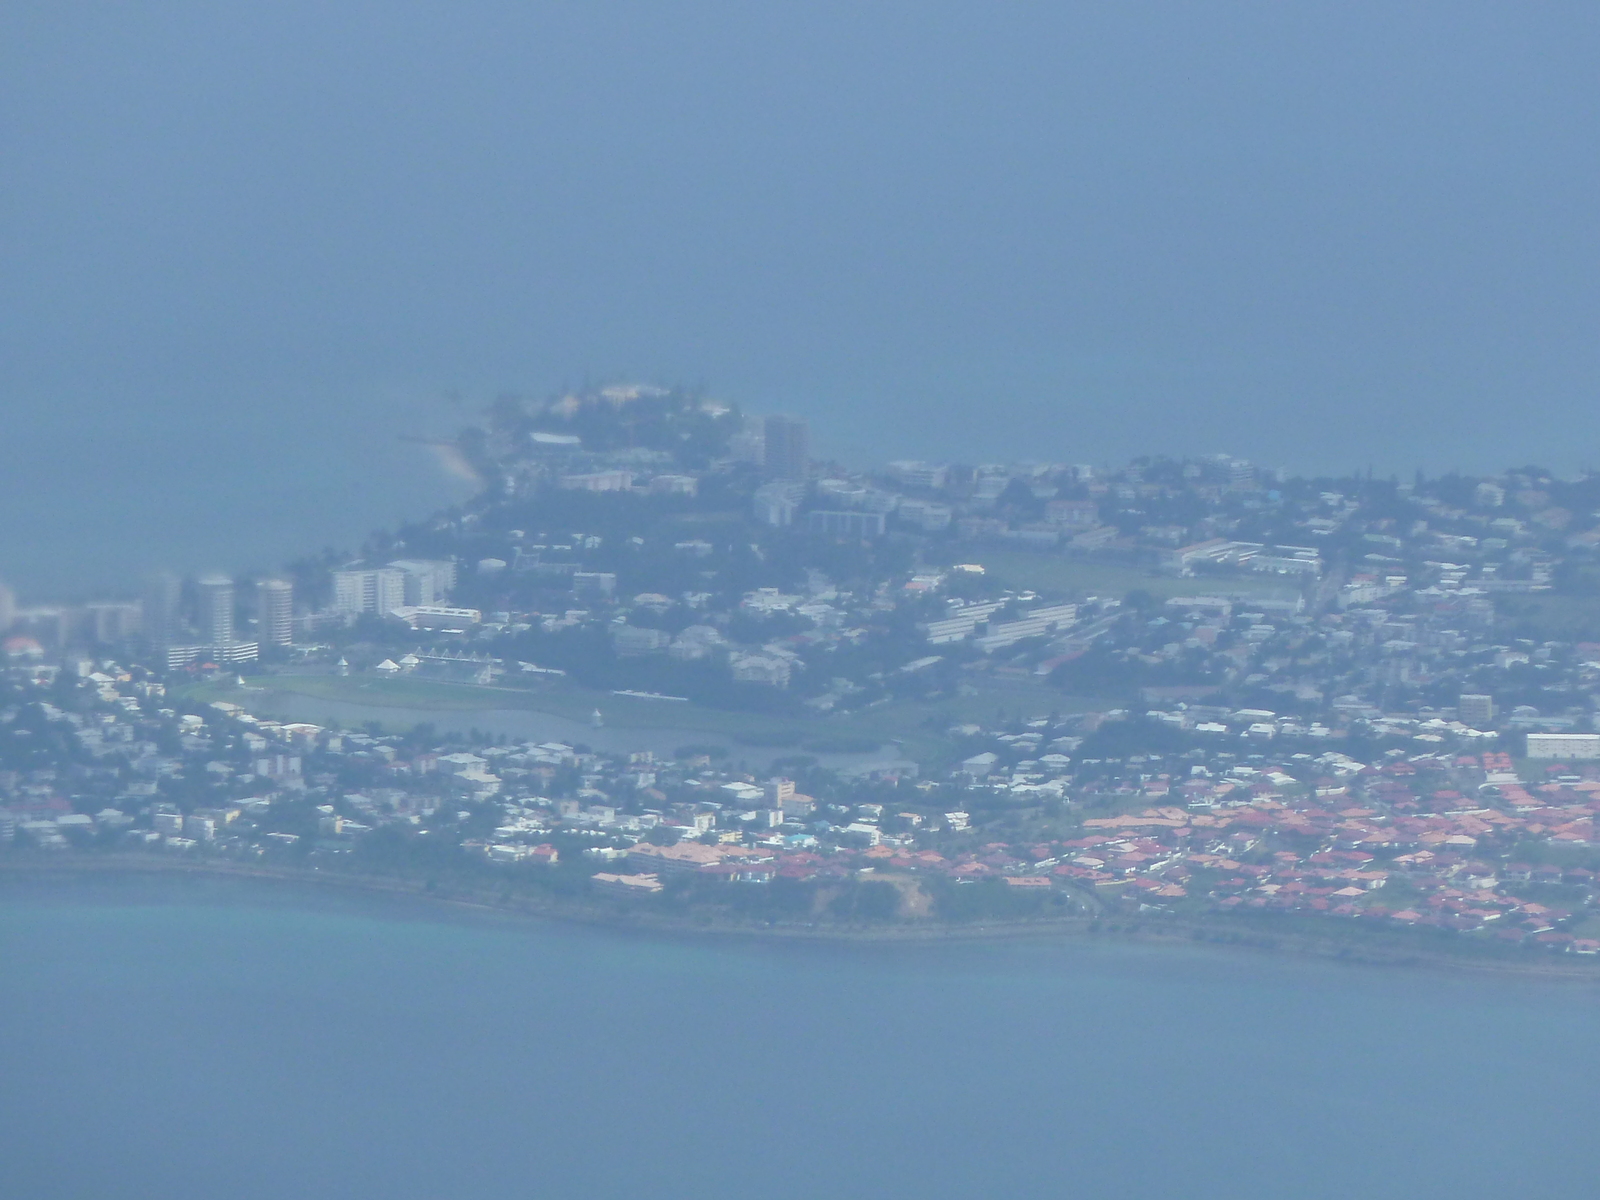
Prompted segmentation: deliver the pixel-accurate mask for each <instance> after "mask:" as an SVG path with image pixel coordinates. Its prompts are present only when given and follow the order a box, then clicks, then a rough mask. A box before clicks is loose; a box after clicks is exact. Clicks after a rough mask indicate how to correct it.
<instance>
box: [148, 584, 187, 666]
mask: <svg viewBox="0 0 1600 1200" xmlns="http://www.w3.org/2000/svg"><path fill="white" fill-rule="evenodd" d="M182 595H183V584H182V582H181V581H180V580H179V579H178V577H177V576H176V575H174V574H173V573H172V572H171V571H157V572H156V573H155V574H153V575H151V576H150V577H149V578H147V579H146V580H145V585H144V635H145V637H146V638H148V639H149V641H150V644H151V645H152V646H154V647H155V648H156V649H157V650H158V651H165V650H166V648H167V647H168V646H172V645H176V644H177V643H178V642H180V641H181V640H182V636H181V629H180V623H179V614H178V604H179V601H180V598H181V597H182Z"/></svg>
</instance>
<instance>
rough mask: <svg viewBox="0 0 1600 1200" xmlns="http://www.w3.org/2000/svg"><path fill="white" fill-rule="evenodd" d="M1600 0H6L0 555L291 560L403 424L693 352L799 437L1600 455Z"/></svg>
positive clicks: (910, 443)
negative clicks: (119, 1) (1597, 145)
mask: <svg viewBox="0 0 1600 1200" xmlns="http://www.w3.org/2000/svg"><path fill="white" fill-rule="evenodd" d="M1597 57H1600V7H1597V6H1595V5H1593V4H1587V5H1585V4H1572V3H1554V4H1543V5H1506V4H1496V3H1488V2H1480V0H1450V2H1449V3H1444V2H1443V0H1420V2H1417V3H1409V4H1394V3H1392V2H1390V0H1345V2H1343V3H1339V4H1320V5H1318V4H1298V5H1265V6H1264V5H1261V4H1258V3H1250V2H1246V0H1218V2H1216V3H1209V4H1204V5H1196V4H1185V3H1175V2H1172V0H1157V2H1155V3H1152V4H1146V5H1108V4H1088V3H1081V2H1077V0H1050V2H1048V3H1046V2H1043V0H1039V2H1033V0H1029V2H1024V3H1018V4H1008V5H1003V6H994V5H972V4H957V3H952V2H950V0H919V2H918V3H914V4H908V3H885V4H873V5H861V4H849V3H839V2H836V0H807V2H806V3H792V2H790V0H771V2H769V3H763V4H755V5H731V6H730V5H727V4H721V3H714V2H711V0H686V2H684V3H679V4H672V5H641V4H554V3H529V2H526V0H514V2H513V0H483V2H481V3H474V4H471V5H465V6H461V5H447V6H439V5H424V4H403V3H402V4H396V3H392V2H391V0H282V2H281V3H275V4H270V5H248V4H223V5H201V4H162V5H109V6H98V7H96V8H94V9H92V10H91V9H89V8H84V7H82V6H79V5H74V4H62V3H55V2H43V3H41V2H36V0H13V2H12V3H9V4H7V5H5V6H4V8H3V11H0V160H3V161H4V163H5V172H4V181H3V186H0V511H3V512H4V513H5V520H4V521H3V522H0V579H5V580H7V581H8V582H10V583H12V584H13V585H16V586H17V587H18V588H19V590H20V591H21V592H22V593H23V599H24V600H25V601H34V600H41V599H48V598H50V597H51V596H56V595H59V596H70V595H76V594H87V593H91V592H94V591H97V590H102V591H104V590H110V591H116V590H123V591H127V590H131V585H135V584H136V577H137V575H138V573H139V572H140V571H142V570H145V569H147V568H149V567H152V566H161V565H166V566H169V567H172V568H175V569H181V570H205V569H213V568H225V569H230V570H244V569H270V568H273V567H276V566H277V565H279V564H280V563H282V562H283V561H284V560H285V559H288V558H291V557H294V556H296V555H299V554H304V553H307V552H314V551H317V550H320V549H321V548H322V547H324V546H330V545H331V546H333V547H336V548H341V549H358V548H359V546H360V544H361V541H362V539H363V538H364V536H365V535H366V534H367V533H368V532H369V531H370V530H371V529H373V528H374V527H376V526H379V525H386V524H391V523H393V522H395V521H397V520H399V519H402V518H406V517H420V516H422V515H425V514H426V513H428V512H429V511H430V510H431V509H432V508H434V507H435V506H437V505H440V504H445V503H449V502H452V501H453V500H455V499H459V498H460V496H461V494H462V491H461V484H460V482H459V481H456V480H453V479H451V478H450V477H449V476H448V475H447V474H446V473H445V472H444V471H443V470H441V468H440V467H439V465H438V464H437V463H436V462H434V461H432V460H431V459H430V457H429V456H428V454H427V452H426V451H425V450H424V449H422V448H420V447H419V446H417V445H416V444H414V443H403V442H400V441H399V440H398V438H399V436H400V435H402V434H411V435H429V434H437V433H441V432H449V431H451V430H453V429H454V428H455V427H456V426H458V425H459V424H461V422H462V421H463V420H465V419H467V418H468V417H469V416H470V415H471V414H472V413H473V412H474V411H476V410H481V409H482V408H483V407H484V406H485V405H487V404H488V403H489V402H490V401H491V400H493V399H494V398H495V397H496V396H498V395H500V394H502V393H512V394H520V395H525V396H534V397H545V396H551V395H558V394H560V393H561V391H562V389H565V388H572V387H581V386H583V385H584V384H586V383H593V382H604V381H616V380H629V379H633V380H638V379H643V380H647V381H650V380H653V381H657V382H661V383H666V384H679V385H684V386H687V387H691V388H702V389H705V390H706V391H708V392H709V393H710V394H711V395H713V396H715V397H717V398H720V399H723V400H728V401H735V402H738V403H740V404H742V405H744V406H745V407H746V408H747V409H751V410H754V411H758V412H772V411H785V410H787V411H791V412H796V413H799V414H801V415H804V416H807V417H809V418H810V419H811V421H812V424H813V438H812V444H813V447H814V449H815V450H816V451H817V453H818V454H819V455H821V456H823V457H827V458H836V459H839V460H841V461H844V462H846V463H851V464H855V465H862V464H866V463H871V462H875V461H879V462H881V461H884V460H888V459H893V458H898V457H931V458H954V459H959V460H963V461H972V460H974V459H976V460H978V461H1011V460H1016V459H1036V460H1044V461H1060V462H1078V463H1099V464H1117V463H1121V462H1124V461H1126V460H1127V459H1128V458H1129V457H1131V456H1133V455H1136V454H1147V453H1167V454H1178V455H1184V454H1189V455H1198V454H1207V453H1212V452H1217V451H1225V452H1228V453H1231V454H1235V455H1240V456H1243V457H1245V458H1248V459H1251V460H1253V461H1256V462H1260V463H1264V464H1267V465H1273V466H1284V467H1288V468H1290V469H1293V470H1297V471H1304V472H1313V473H1348V472H1350V471H1352V470H1364V469H1366V468H1367V467H1373V468H1374V469H1376V470H1377V471H1378V472H1379V473H1381V474H1389V473H1399V474H1401V475H1404V476H1409V475H1410V474H1411V472H1412V471H1413V470H1415V469H1417V468H1422V469H1424V470H1426V471H1427V472H1429V473H1430V474H1436V473H1439V472H1443V471H1448V470H1450V469H1452V468H1457V467H1459V468H1462V469H1467V470H1477V471H1498V470H1503V469H1505V468H1507V467H1509V466H1520V465H1523V464H1525V463H1528V462H1538V463H1544V464H1547V465H1549V466H1551V467H1553V468H1555V469H1558V470H1562V471H1571V470H1574V469H1577V468H1579V467H1583V466H1586V465H1588V466H1592V465H1594V464H1593V456H1592V452H1591V451H1589V450H1587V449H1585V447H1590V446H1593V445H1594V443H1595V438H1596V435H1600V415H1597V411H1596V408H1595V405H1594V396H1595V394H1596V390H1597V387H1600V355H1597V353H1596V341H1595V337H1594V330H1595V328H1596V321H1597V319H1600V287H1597V284H1596V278H1597V277H1596V273H1595V271H1594V269H1593V264H1594V262H1595V258H1596V253H1597V251H1600V234H1597V228H1600V227H1597V225H1596V223H1595V221H1594V220H1593V213H1594V212H1595V210H1596V206H1597V204H1600V158H1597V157H1596V156H1595V154H1594V153H1593V140H1594V129H1595V126H1596V122H1597V120H1600V89H1597V88H1596V87H1595V84H1594V62H1595V60H1596V58H1597Z"/></svg>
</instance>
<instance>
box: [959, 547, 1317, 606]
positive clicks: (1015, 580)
mask: <svg viewBox="0 0 1600 1200" xmlns="http://www.w3.org/2000/svg"><path fill="white" fill-rule="evenodd" d="M970 561H972V562H977V563H982V564H983V567H984V570H985V571H986V572H987V573H988V575H989V576H990V577H991V578H992V579H994V580H995V581H996V582H998V583H1001V584H1002V585H1004V586H1006V587H1012V588H1029V589H1032V590H1033V591H1036V592H1041V593H1045V594H1059V593H1066V594H1068V595H1071V596H1075V597H1080V598H1081V597H1083V596H1112V597H1115V598H1117V599H1121V598H1122V597H1123V596H1125V595H1127V594H1128V593H1129V592H1131V591H1133V590H1134V589H1135V588H1143V589H1144V590H1145V591H1147V592H1149V593H1150V594H1151V595H1152V596H1158V597H1160V598H1161V599H1166V598H1168V597H1170V596H1194V595H1206V594H1210V595H1218V594H1242V595H1250V596H1259V595H1270V594H1273V593H1283V594H1289V593H1291V592H1293V591H1294V590H1295V587H1294V585H1293V584H1292V583H1289V582H1286V581H1284V580H1281V579H1275V578H1266V577H1263V576H1259V575H1239V576H1227V577H1204V576H1202V577H1200V578H1194V579H1176V578H1174V577H1172V576H1170V575H1154V574H1151V573H1150V572H1147V571H1144V570H1142V569H1141V568H1139V567H1132V566H1127V565H1125V564H1122V563H1108V562H1097V561H1095V560H1093V559H1088V558H1067V557H1065V556H1064V555H1059V554H1036V553H1029V552H1028V551H1026V550H988V549H985V550H981V551H975V552H974V553H973V554H972V556H971V559H970Z"/></svg>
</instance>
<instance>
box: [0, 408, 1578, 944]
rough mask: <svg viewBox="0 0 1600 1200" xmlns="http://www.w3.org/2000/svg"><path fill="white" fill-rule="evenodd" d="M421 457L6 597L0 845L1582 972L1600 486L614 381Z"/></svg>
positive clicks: (441, 886)
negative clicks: (317, 552) (892, 453)
mask: <svg viewBox="0 0 1600 1200" xmlns="http://www.w3.org/2000/svg"><path fill="white" fill-rule="evenodd" d="M437 450H438V452H439V453H440V454H441V455H443V456H446V457H447V458H449V460H450V461H451V462H452V464H453V465H454V466H455V467H456V469H458V470H462V471H470V472H471V473H472V474H473V475H474V477H475V478H476V479H477V480H478V481H479V483H480V488H479V491H478V493H477V495H476V496H475V498H474V499H472V500H471V501H469V502H467V503H465V504H463V505H461V506H459V507H457V508H455V509H452V510H449V511H446V512H443V513H440V514H437V515H436V516H434V517H432V518H430V519H428V520H425V521H422V522H418V523H416V524H413V525H407V526H402V527H400V528H397V529H395V530H391V531H386V532H383V533H380V534H375V535H374V536H373V537H372V539H370V541H369V544H368V545H366V546H364V547H362V548H361V550H360V552H359V553H356V554H349V555H338V554H333V553H331V552H330V553H325V554H323V555H321V556H317V557H312V558H307V559H304V560H301V561H298V562H295V563H292V564H287V565H286V566H285V568H284V569H283V570H282V571H280V572H277V573H273V574H269V575H251V576H237V577H235V576H228V575H220V574H213V575H203V576H200V577H198V578H191V579H184V578H180V577H178V576H176V575H170V574H157V575H154V576H152V577H151V578H150V579H148V580H147V581H144V582H143V583H142V584H141V585H140V587H139V588H138V589H137V594H132V593H133V591H134V589H130V594H129V595H125V596H118V597H112V598H107V599H99V600H92V601H88V602H83V603H77V604H60V605H34V606H19V605H18V604H17V603H16V601H15V600H14V598H13V597H12V596H11V594H10V593H9V592H4V591H0V629H3V634H0V636H3V637H4V664H5V665H4V683H3V691H0V864H4V865H6V866H9V867H16V868H26V867H29V866H36V865H38V864H41V863H44V864H61V863H66V862H69V861H72V862H78V861H82V862H85V863H88V862H98V863H106V864H115V863H130V862H134V861H136V860H137V861H139V862H142V863H170V864H179V863H181V864H184V865H189V866H204V865H207V864H210V865H212V866H215V867H217V868H218V869H221V868H224V867H226V868H228V869H256V868H259V869H263V870H265V869H273V870H282V871H300V872H306V871H313V870H316V871H321V872H325V873H338V874H340V875H341V876H345V877H349V878H352V879H355V878H362V879H386V880H399V881H406V882H407V883H408V884H411V885H415V886H416V887H417V888H420V889H425V890H431V891H434V892H436V893H438V894H441V895H453V896H464V897H471V898H474V899H477V900H482V901H484V902H497V903H504V904H507V905H511V906H518V905H521V906H526V907H531V908H534V909H537V910H538V911H546V912H554V913H563V912H569V913H575V914H576V913H583V914H587V915H590V916H601V917H605V916H611V917H615V918H616V919H619V920H622V919H635V918H637V917H639V916H640V915H641V914H655V916H656V917H658V918H659V919H661V920H678V921H682V922H686V923H689V924H694V923H700V924H711V925H715V926H719V927H720V926H730V927H731V926H735V925H737V926H740V927H760V928H765V929H775V930H782V929H793V930H809V931H817V930H828V929H840V930H845V929H849V930H862V929H877V930H884V931H893V930H910V929H916V928H935V927H937V928H956V927H968V928H973V927H977V926H980V925H981V926H984V927H986V928H987V927H991V926H992V927H996V928H999V927H1006V928H1017V927H1032V926H1034V925H1039V926H1044V925H1048V924H1050V923H1052V922H1054V923H1058V924H1060V925H1062V926H1063V927H1066V926H1069V925H1072V926H1084V927H1094V928H1113V927H1118V928H1133V927H1135V926H1137V927H1140V928H1159V927H1163V923H1165V925H1167V926H1170V927H1172V928H1175V929H1176V928H1182V929H1184V930H1186V931H1192V935H1193V936H1202V937H1204V936H1216V937H1220V938H1225V939H1226V938H1240V939H1243V940H1250V939H1258V940H1259V939H1261V938H1263V937H1267V938H1274V937H1288V938H1290V939H1292V940H1305V939H1309V940H1310V941H1317V940H1319V939H1320V940H1321V941H1322V942H1324V943H1326V944H1327V945H1345V946H1358V947H1359V946H1362V945H1368V944H1375V942H1384V943H1385V944H1391V943H1396V942H1397V940H1398V943H1399V944H1404V945H1407V946H1414V947H1419V948H1421V951H1419V952H1426V951H1432V950H1435V949H1437V950H1439V952H1441V953H1466V952H1469V951H1471V952H1478V953H1481V954H1483V955H1488V956H1499V957H1501V958H1505V957H1506V956H1511V957H1512V958H1516V957H1519V956H1520V957H1527V956H1530V955H1531V956H1535V957H1537V956H1542V955H1547V954H1550V953H1557V954H1563V955H1569V956H1573V958H1574V961H1576V960H1577V959H1580V958H1582V957H1584V956H1597V955H1600V910H1597V908H1596V897H1597V887H1600V882H1597V875H1596V872H1597V871H1600V843H1597V841H1596V835H1595V829H1594V819H1595V816H1596V814H1597V813H1600V725H1597V724H1596V708H1597V705H1596V697H1597V693H1600V554H1597V548H1600V476H1590V475H1583V476H1581V477H1576V478H1568V479H1563V478H1556V477H1555V476H1553V475H1552V474H1550V473H1549V472H1547V471H1543V470H1540V469H1537V468H1532V467H1528V468H1522V469H1517V470H1512V471H1508V472H1506V473H1504V474H1502V475H1499V476H1495V477H1493V478H1472V477H1466V476H1461V475H1450V476H1445V477H1441V478H1432V479H1429V478H1424V477H1422V476H1421V475H1420V474H1419V475H1418V476H1417V477H1415V478H1413V479H1410V480H1395V479H1377V478H1373V477H1371V475H1370V474H1356V475H1349V476H1345V477H1342V478H1331V477H1330V478H1325V479H1307V478H1298V477H1291V476H1288V475H1286V474H1284V473H1282V472H1277V471H1272V470H1267V469H1263V468H1261V467H1258V466H1255V465H1252V464H1250V463H1247V462H1243V461H1241V460H1238V459H1234V458H1230V457H1227V456H1220V455H1218V456H1210V457H1201V458H1193V459H1183V460H1178V459H1168V458H1149V459H1140V460H1137V461H1135V462H1133V463H1130V464H1128V465H1126V466H1124V467H1122V468H1120V469H1116V470H1108V469H1104V468H1100V467H1092V466H1087V465H1073V464H1064V463H1047V462H1037V463H1013V464H1007V465H1000V464H974V465H963V464H955V463H926V462H912V461H901V462H894V463H890V464H888V465H887V466H885V467H882V468H878V469H873V470H855V469H847V468H845V467H842V466H839V465H837V464H833V463H830V462H827V461H820V460H819V459H818V458H817V457H816V456H814V455H813V453H812V449H811V446H810V430H809V428H808V427H807V425H806V423H805V422H803V421H801V420H798V419H795V418H791V417H782V416H768V417H762V418H755V417H749V416H746V415H743V414H742V413H741V412H739V411H738V409H736V408H734V407H733V406H730V405H726V404H722V403H718V402H715V401H711V400H707V399H705V398H704V397H701V396H697V395H691V394H687V393H683V392H677V391H671V390H666V389H657V388H651V387H643V386H627V387H609V388H604V389H599V390H596V391H593V392H588V393H583V394H576V395H563V396H560V397H556V398H553V399H546V400H538V401H529V400H524V399H518V398H511V397H507V398H504V399H502V400H500V401H497V402H496V403H495V404H494V405H493V406H491V408H490V410H489V413H488V415H487V417H486V418H485V420H484V422H483V423H482V424H481V425H479V426H476V427H474V428H472V429H469V430H468V431H466V432H465V433H464V434H463V435H462V436H461V437H460V438H459V439H458V440H456V441H452V442H450V443H449V444H441V445H440V446H438V447H437ZM319 706H320V707H319ZM505 712H515V713H519V714H521V717H520V719H522V720H523V722H524V724H523V725H521V726H518V727H517V728H518V729H520V730H522V731H523V732H520V733H519V732H515V731H513V732H507V730H506V728H504V727H502V728H500V729H499V730H498V731H497V730H496V728H495V727H494V723H493V722H490V721H489V720H487V718H486V717H483V718H480V717H478V716H476V715H475V714H489V713H505ZM541 722H542V724H541ZM480 724H481V725H483V726H484V727H483V728H477V727H476V726H478V725H480ZM502 726H504V722H502ZM535 728H538V729H542V730H543V731H544V732H542V733H533V732H532V731H533V730H534V729H535Z"/></svg>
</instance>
